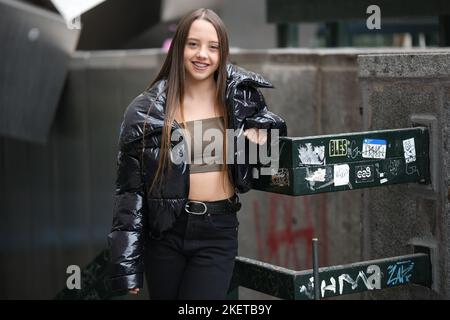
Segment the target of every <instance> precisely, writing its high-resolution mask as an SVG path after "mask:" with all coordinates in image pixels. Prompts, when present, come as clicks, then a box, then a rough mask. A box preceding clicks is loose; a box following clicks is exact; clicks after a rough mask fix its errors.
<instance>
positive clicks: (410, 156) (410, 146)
mask: <svg viewBox="0 0 450 320" xmlns="http://www.w3.org/2000/svg"><path fill="white" fill-rule="evenodd" d="M403 151H404V152H405V161H406V163H410V162H414V161H416V146H415V144H414V138H411V139H407V140H403Z"/></svg>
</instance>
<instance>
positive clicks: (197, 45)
mask: <svg viewBox="0 0 450 320" xmlns="http://www.w3.org/2000/svg"><path fill="white" fill-rule="evenodd" d="M219 60H220V48H219V40H218V36H217V32H216V29H215V28H214V26H213V25H212V24H211V23H210V22H208V21H206V20H202V19H197V20H195V21H194V22H193V23H192V24H191V27H190V29H189V34H188V36H187V39H186V44H185V47H184V68H185V71H186V77H187V78H188V79H189V80H196V81H202V80H206V79H209V78H210V77H213V76H214V72H215V71H216V70H217V68H218V66H219Z"/></svg>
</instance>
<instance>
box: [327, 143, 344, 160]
mask: <svg viewBox="0 0 450 320" xmlns="http://www.w3.org/2000/svg"><path fill="white" fill-rule="evenodd" d="M347 148H348V140H347V139H336V140H330V143H329V145H328V153H329V155H330V157H344V156H346V155H347Z"/></svg>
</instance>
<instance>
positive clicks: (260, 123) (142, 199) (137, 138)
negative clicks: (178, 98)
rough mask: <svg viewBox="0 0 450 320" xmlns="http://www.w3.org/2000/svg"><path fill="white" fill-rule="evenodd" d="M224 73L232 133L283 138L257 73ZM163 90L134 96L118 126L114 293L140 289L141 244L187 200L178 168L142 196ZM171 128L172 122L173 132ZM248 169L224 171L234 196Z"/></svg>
mask: <svg viewBox="0 0 450 320" xmlns="http://www.w3.org/2000/svg"><path fill="white" fill-rule="evenodd" d="M227 73H228V79H227V88H226V104H227V110H228V117H229V119H228V120H229V127H231V128H232V129H235V130H236V129H247V128H262V129H273V128H277V129H279V130H280V132H279V135H280V136H285V135H286V133H287V132H286V124H285V121H284V120H283V119H282V118H281V117H279V116H277V115H276V114H274V113H272V112H270V111H268V110H267V106H266V103H265V101H264V97H263V96H262V93H261V92H260V90H259V89H258V87H266V88H270V87H272V85H271V84H270V83H269V82H268V81H266V80H265V79H264V78H263V77H262V76H260V75H258V74H257V73H254V72H251V71H247V70H244V69H242V68H240V67H237V66H234V65H231V64H229V65H228V66H227ZM166 84H167V81H166V80H160V81H158V82H157V83H155V84H154V85H153V86H152V87H151V88H150V89H149V90H147V91H145V92H143V93H142V94H140V95H139V96H137V97H136V98H135V99H134V100H133V101H132V102H131V103H130V105H129V106H128V107H127V109H126V111H125V116H124V120H123V122H122V125H121V132H120V138H119V153H118V157H117V182H116V195H115V201H114V212H113V213H114V218H113V226H112V229H111V233H110V234H109V235H108V242H109V246H110V250H111V266H110V267H111V278H112V279H111V280H112V282H111V285H112V288H113V289H114V290H118V289H127V288H136V287H137V288H140V287H142V285H143V270H144V268H143V248H144V245H145V240H146V239H147V238H148V237H149V236H151V237H153V238H160V237H161V236H163V235H164V232H165V231H167V230H169V229H170V228H171V227H172V225H173V223H174V221H175V220H176V219H177V217H178V216H179V215H180V213H181V212H182V211H183V208H184V205H185V203H186V201H187V197H188V194H189V169H190V168H189V164H187V163H183V162H182V163H181V164H173V163H172V164H171V165H172V168H173V169H174V170H172V173H171V174H170V176H168V177H166V179H165V180H164V183H163V184H162V186H161V187H155V188H153V189H152V191H151V193H149V192H146V190H148V187H149V183H151V181H152V177H154V175H155V173H156V169H157V166H158V160H159V153H160V145H161V132H162V127H163V125H164V109H165V101H166ZM149 108H151V109H150V110H149ZM144 123H146V125H145V137H144V140H143V134H144ZM176 127H177V124H176V122H175V123H174V125H173V129H175V128H176ZM240 132H242V131H240ZM143 142H144V143H145V147H143V146H144V144H143ZM235 148H236V147H235ZM235 152H237V153H239V152H245V150H235ZM246 159H247V157H246ZM251 169H252V167H251V166H250V165H248V164H235V165H234V164H229V165H228V174H229V176H230V179H231V181H232V183H233V184H234V187H235V191H236V192H238V193H244V192H247V191H248V190H249V189H250V188H251V184H252V171H251Z"/></svg>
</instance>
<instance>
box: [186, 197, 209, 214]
mask: <svg viewBox="0 0 450 320" xmlns="http://www.w3.org/2000/svg"><path fill="white" fill-rule="evenodd" d="M191 202H192V203H200V204H202V205H203V206H204V207H205V209H204V210H203V212H193V211H189V209H188V207H189V203H191ZM184 210H186V212H187V213H191V214H198V215H202V214H205V213H206V211H207V210H208V207H207V206H206V203H204V202H201V201H195V200H190V201H188V202H186V204H185V205H184Z"/></svg>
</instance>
